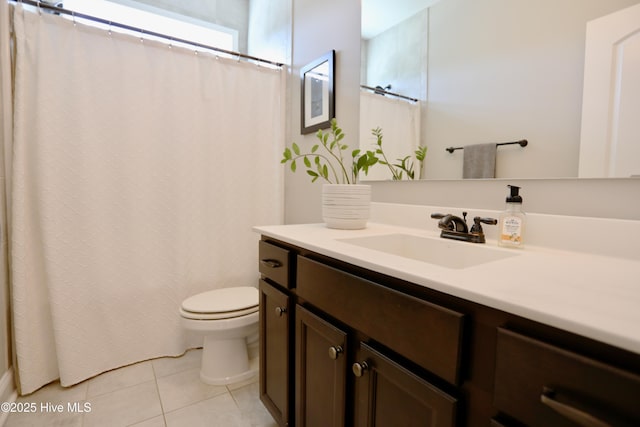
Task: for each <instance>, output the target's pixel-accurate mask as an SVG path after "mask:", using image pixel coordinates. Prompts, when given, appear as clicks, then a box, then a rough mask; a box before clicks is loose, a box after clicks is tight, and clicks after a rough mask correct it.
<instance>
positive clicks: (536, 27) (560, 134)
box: [425, 0, 638, 179]
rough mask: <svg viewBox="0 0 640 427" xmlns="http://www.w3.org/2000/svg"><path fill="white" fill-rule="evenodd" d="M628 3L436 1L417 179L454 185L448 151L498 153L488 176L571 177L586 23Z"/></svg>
mask: <svg viewBox="0 0 640 427" xmlns="http://www.w3.org/2000/svg"><path fill="white" fill-rule="evenodd" d="M635 3H638V0H607V1H602V0H562V1H557V0H542V1H535V2H534V1H512V0H481V1H479V0H444V1H440V2H439V3H437V4H435V5H434V6H432V7H431V8H430V10H429V71H428V76H429V83H428V86H429V89H428V91H429V94H428V102H427V112H426V126H425V130H426V133H425V137H426V141H425V142H426V145H427V146H428V148H429V151H428V154H427V158H426V162H425V176H426V177H427V178H437V179H458V178H462V157H463V156H462V151H456V152H454V153H453V154H450V153H448V152H446V151H445V148H446V147H449V146H464V145H467V144H476V143H484V142H506V141H514V140H520V139H527V140H528V141H529V146H528V147H526V148H524V149H521V148H520V147H519V146H508V147H500V148H498V154H497V156H498V158H497V161H496V177H498V178H505V177H517V178H536V177H548V178H556V177H576V176H578V153H579V144H580V124H581V111H582V82H583V69H584V46H585V29H586V22H587V21H589V20H592V19H594V18H596V17H600V16H603V15H606V14H608V13H611V12H612V11H615V10H618V9H621V8H623V7H627V6H629V5H632V4H635Z"/></svg>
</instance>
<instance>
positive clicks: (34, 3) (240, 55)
mask: <svg viewBox="0 0 640 427" xmlns="http://www.w3.org/2000/svg"><path fill="white" fill-rule="evenodd" d="M7 1H8V2H10V3H14V4H17V3H23V4H28V5H30V6H34V7H37V8H38V9H47V10H51V11H53V12H54V13H57V14H64V15H70V16H72V17H74V18H80V19H86V20H89V21H94V22H99V23H101V24H105V25H109V26H111V27H117V28H122V29H125V30H129V31H134V32H137V33H140V34H146V35H149V36H153V37H160V38H163V39H166V40H169V41H173V42H177V43H185V44H188V45H191V46H197V47H201V48H204V49H209V50H213V51H215V52H220V53H224V54H227V55H231V56H235V57H238V58H244V59H247V60H252V61H258V62H263V63H266V64H269V65H274V66H276V67H282V66H283V65H284V64H282V63H279V62H274V61H270V60H268V59H262V58H258V57H255V56H251V55H245V54H244V53H240V52H233V51H230V50H226V49H221V48H219V47H214V46H208V45H206V44H202V43H198V42H194V41H190V40H185V39H181V38H177V37H172V36H168V35H166V34H161V33H156V32H154V31H147V30H145V29H143V28H139V27H133V26H131V25H126V24H121V23H118V22H114V21H110V20H108V19H103V18H98V17H96V16H91V15H86V14H84V13H78V12H75V11H73V10H69V9H64V8H62V7H58V6H55V5H53V4H49V3H45V2H42V1H34V0H7Z"/></svg>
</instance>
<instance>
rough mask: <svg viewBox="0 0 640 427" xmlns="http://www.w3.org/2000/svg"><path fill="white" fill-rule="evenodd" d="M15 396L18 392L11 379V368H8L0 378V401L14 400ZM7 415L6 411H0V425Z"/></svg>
mask: <svg viewBox="0 0 640 427" xmlns="http://www.w3.org/2000/svg"><path fill="white" fill-rule="evenodd" d="M17 398H18V392H17V390H16V387H15V383H14V381H13V368H9V369H7V370H6V371H5V373H4V374H3V375H2V378H0V403H3V402H15V401H16V399H17ZM8 416H9V413H8V412H3V411H0V426H3V425H4V423H5V421H7V417H8Z"/></svg>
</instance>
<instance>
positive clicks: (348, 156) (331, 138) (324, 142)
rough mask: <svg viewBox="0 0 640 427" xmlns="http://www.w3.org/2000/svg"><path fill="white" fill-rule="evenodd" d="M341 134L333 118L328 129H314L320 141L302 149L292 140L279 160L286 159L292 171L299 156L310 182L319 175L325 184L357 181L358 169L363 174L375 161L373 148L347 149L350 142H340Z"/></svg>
mask: <svg viewBox="0 0 640 427" xmlns="http://www.w3.org/2000/svg"><path fill="white" fill-rule="evenodd" d="M344 135H345V134H344V133H343V132H342V129H341V128H340V127H339V126H338V123H337V121H336V119H332V120H331V128H330V130H329V131H328V132H324V131H322V129H321V130H319V131H318V132H317V133H316V138H318V140H319V141H320V143H319V144H315V145H313V146H312V147H311V150H310V151H309V152H305V153H303V152H302V151H301V150H300V147H299V146H298V144H296V143H295V142H294V143H292V144H291V147H286V148H285V149H284V153H283V158H282V160H281V163H289V164H290V168H291V171H292V172H295V171H296V170H297V167H298V163H297V162H298V160H300V159H302V162H303V163H304V166H305V167H306V168H307V174H308V175H309V176H311V182H315V181H316V180H317V179H318V178H322V179H323V180H324V181H326V183H327V184H356V183H357V181H358V176H359V174H360V172H361V171H362V172H364V173H365V175H366V174H367V173H368V172H369V168H370V167H371V166H373V165H375V164H376V163H378V157H377V156H376V154H375V152H373V151H366V152H364V153H362V150H360V149H359V148H358V149H355V150H352V151H351V152H349V146H348V145H347V144H344V143H343V142H342V140H343V139H344ZM320 147H322V150H320ZM361 153H362V154H361Z"/></svg>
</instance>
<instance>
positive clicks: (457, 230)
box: [431, 212, 498, 243]
mask: <svg viewBox="0 0 640 427" xmlns="http://www.w3.org/2000/svg"><path fill="white" fill-rule="evenodd" d="M431 218H434V219H439V220H440V221H438V228H440V229H442V231H441V232H440V237H442V238H444V239H454V240H462V241H464V242H471V243H484V242H485V238H484V231H483V230H482V224H491V225H496V224H497V223H498V220H497V219H495V218H482V217H479V216H476V217H474V218H473V225H472V226H471V230H469V227H468V226H467V213H466V212H462V218H460V217H459V216H455V215H451V214H440V213H434V214H431Z"/></svg>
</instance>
